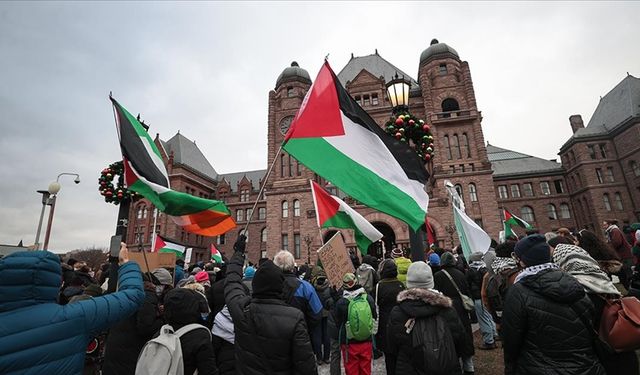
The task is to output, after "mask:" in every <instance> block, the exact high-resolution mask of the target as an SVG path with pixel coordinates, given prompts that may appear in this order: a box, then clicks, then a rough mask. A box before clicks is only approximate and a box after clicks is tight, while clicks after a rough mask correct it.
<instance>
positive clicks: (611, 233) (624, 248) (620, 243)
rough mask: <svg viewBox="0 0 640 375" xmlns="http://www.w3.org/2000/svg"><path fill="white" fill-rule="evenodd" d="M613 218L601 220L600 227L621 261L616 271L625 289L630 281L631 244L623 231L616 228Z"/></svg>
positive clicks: (631, 264) (631, 263)
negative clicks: (618, 269)
mask: <svg viewBox="0 0 640 375" xmlns="http://www.w3.org/2000/svg"><path fill="white" fill-rule="evenodd" d="M616 224H617V222H616V221H615V220H605V221H603V222H602V229H604V232H605V235H606V237H607V242H608V243H609V244H610V245H611V247H612V248H613V250H615V252H616V254H618V258H620V261H621V262H622V269H621V270H620V272H618V274H617V276H618V277H619V278H620V283H621V284H622V285H623V286H624V287H625V288H627V289H629V285H630V283H631V272H632V271H631V267H632V266H633V263H634V260H633V254H632V253H631V245H630V244H629V242H627V239H626V238H625V236H624V233H622V231H621V230H620V228H618V226H617V225H616Z"/></svg>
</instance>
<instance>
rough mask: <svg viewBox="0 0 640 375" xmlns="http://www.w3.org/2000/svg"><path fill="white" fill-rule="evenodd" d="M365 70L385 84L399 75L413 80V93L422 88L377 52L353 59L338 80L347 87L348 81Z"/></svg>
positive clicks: (339, 74)
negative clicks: (381, 78) (382, 80)
mask: <svg viewBox="0 0 640 375" xmlns="http://www.w3.org/2000/svg"><path fill="white" fill-rule="evenodd" d="M363 69H364V70H366V71H367V72H369V73H371V74H373V75H374V76H375V77H384V81H385V83H386V82H389V81H391V80H392V79H393V78H394V76H395V75H396V73H397V74H398V76H404V77H405V78H408V79H410V80H411V90H412V91H413V90H417V89H420V86H419V85H418V82H416V80H415V79H413V78H411V76H409V75H408V74H407V73H405V72H403V71H402V70H400V69H398V68H397V67H396V66H394V65H393V64H391V63H390V62H388V61H387V60H385V59H384V58H382V56H380V55H378V52H377V51H376V53H374V54H373V55H368V56H358V57H353V58H351V60H349V62H348V63H347V65H345V66H344V68H342V70H341V71H340V73H338V79H339V80H340V83H342V85H343V86H345V85H346V84H347V81H353V79H354V78H356V76H357V75H358V74H359V73H360V72H361V71H362V70H363Z"/></svg>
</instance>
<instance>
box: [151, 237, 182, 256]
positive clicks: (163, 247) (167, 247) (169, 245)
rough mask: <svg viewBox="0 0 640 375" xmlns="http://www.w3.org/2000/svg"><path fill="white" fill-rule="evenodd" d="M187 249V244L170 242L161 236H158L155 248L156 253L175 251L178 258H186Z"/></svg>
mask: <svg viewBox="0 0 640 375" xmlns="http://www.w3.org/2000/svg"><path fill="white" fill-rule="evenodd" d="M185 250H186V247H185V246H182V245H178V244H177V243H173V242H169V241H167V240H165V239H164V238H162V237H160V236H158V237H156V246H155V247H154V248H153V252H154V253H175V254H176V257H178V258H184V253H185Z"/></svg>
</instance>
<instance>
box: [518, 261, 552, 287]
mask: <svg viewBox="0 0 640 375" xmlns="http://www.w3.org/2000/svg"><path fill="white" fill-rule="evenodd" d="M551 268H558V266H557V265H555V264H554V263H542V264H536V265H535V266H531V267H527V268H525V269H523V270H522V272H520V273H519V274H518V276H516V280H515V281H514V283H517V282H518V281H520V280H522V279H524V278H525V277H528V276H533V275H537V274H538V273H539V272H541V271H544V270H548V269H551Z"/></svg>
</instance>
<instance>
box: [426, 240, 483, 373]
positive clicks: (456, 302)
mask: <svg viewBox="0 0 640 375" xmlns="http://www.w3.org/2000/svg"><path fill="white" fill-rule="evenodd" d="M440 264H441V266H442V270H440V271H439V272H438V273H436V274H435V275H434V282H435V288H436V290H438V291H440V292H441V293H442V294H444V295H445V296H447V297H449V298H451V301H452V303H453V307H454V309H455V310H456V312H457V313H458V318H460V322H462V326H463V327H464V332H465V334H464V337H463V340H462V343H461V345H460V347H459V348H458V349H459V353H458V354H459V355H460V357H461V358H462V369H463V371H464V372H465V373H473V372H474V367H473V355H474V354H475V350H474V347H473V333H472V331H471V321H470V320H469V314H468V313H467V311H466V310H465V309H464V305H463V304H462V297H460V293H462V294H464V295H466V296H469V286H468V285H467V280H466V278H465V276H464V274H463V273H462V272H461V271H460V270H459V269H458V268H457V267H456V260H455V258H454V256H453V254H451V253H450V252H445V253H443V254H442V256H441V257H440ZM456 287H457V288H456ZM458 289H459V290H460V293H459V292H458Z"/></svg>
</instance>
